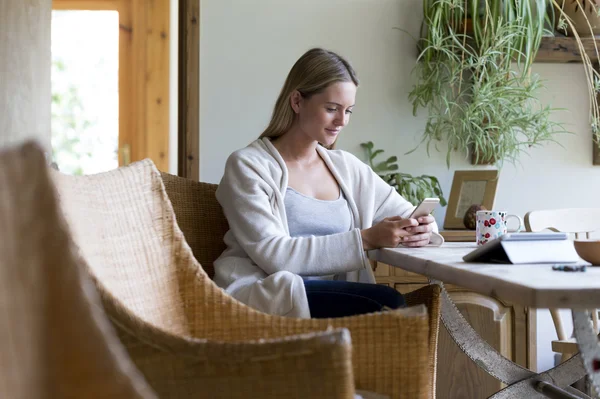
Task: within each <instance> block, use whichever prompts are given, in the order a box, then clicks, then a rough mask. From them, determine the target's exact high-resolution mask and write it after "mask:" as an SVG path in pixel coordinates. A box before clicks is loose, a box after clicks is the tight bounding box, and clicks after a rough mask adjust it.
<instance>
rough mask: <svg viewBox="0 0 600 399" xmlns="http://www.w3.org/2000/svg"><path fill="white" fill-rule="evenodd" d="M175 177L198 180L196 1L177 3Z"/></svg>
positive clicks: (198, 48)
mask: <svg viewBox="0 0 600 399" xmlns="http://www.w3.org/2000/svg"><path fill="white" fill-rule="evenodd" d="M178 65H179V78H178V79H179V82H178V92H179V95H178V107H179V109H178V140H177V141H178V144H177V146H178V151H177V174H178V175H179V176H182V177H186V178H188V179H193V180H196V181H198V180H199V179H200V0H179V57H178Z"/></svg>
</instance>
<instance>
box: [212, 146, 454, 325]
mask: <svg viewBox="0 0 600 399" xmlns="http://www.w3.org/2000/svg"><path fill="white" fill-rule="evenodd" d="M317 150H318V152H319V155H320V156H321V158H323V160H324V161H325V163H326V164H327V167H328V168H329V170H330V171H331V173H332V174H333V176H334V177H335V179H336V180H337V182H338V184H339V185H340V188H341V190H342V191H343V192H344V195H345V196H346V200H347V201H348V206H349V208H350V211H351V214H352V228H351V230H350V231H348V232H345V233H339V234H332V235H327V236H318V237H314V236H312V237H290V235H289V230H288V225H287V217H286V214H285V205H284V202H283V200H284V197H285V193H286V189H287V186H288V171H287V167H286V165H285V161H284V160H283V158H282V157H281V155H280V154H279V152H278V151H277V149H276V148H275V147H274V146H273V144H272V143H271V141H270V140H269V139H268V138H263V139H258V140H256V141H254V142H253V143H252V144H250V145H249V146H248V147H246V148H243V149H241V150H238V151H236V152H234V153H233V154H231V156H230V157H229V158H228V159H227V164H226V166H225V173H224V176H223V179H222V180H221V183H220V184H219V188H218V189H217V193H216V196H217V200H218V201H219V203H220V204H221V206H222V207H223V211H224V213H225V216H226V217H227V220H228V222H229V227H230V230H229V231H228V232H227V234H225V238H224V241H225V244H226V245H227V249H226V250H225V251H224V252H223V254H222V255H221V256H220V257H219V258H218V259H217V260H216V261H215V265H214V266H215V278H214V281H215V283H216V284H217V285H218V286H220V287H222V288H224V289H225V291H226V292H227V293H228V294H230V295H232V296H233V297H234V298H236V299H238V300H239V301H241V302H243V303H245V304H247V305H249V306H250V307H252V308H254V309H257V310H260V311H262V312H265V313H269V314H275V315H281V316H289V317H302V318H309V317H310V311H309V308H308V300H307V298H306V291H305V289H304V282H303V280H302V277H300V276H301V275H305V276H317V275H331V274H345V277H346V278H345V279H346V280H347V281H360V282H367V283H374V282H375V277H374V276H373V271H372V270H371V267H370V264H369V261H368V258H367V256H366V253H365V251H364V250H363V246H362V239H361V235H360V230H362V229H366V228H369V227H371V226H373V225H374V224H376V223H377V222H379V221H381V220H383V219H384V218H386V217H390V216H396V215H400V216H402V217H408V215H410V213H411V212H412V210H413V209H414V206H413V205H412V204H411V203H410V202H408V201H406V200H405V199H404V198H402V196H400V195H399V194H398V193H397V192H396V190H394V188H392V187H391V186H390V185H388V184H387V183H385V182H384V181H383V180H382V179H381V178H380V177H379V176H377V174H375V173H374V172H373V171H372V170H371V168H370V167H369V166H368V165H366V164H365V163H363V162H362V161H360V160H359V159H358V158H356V157H355V156H354V155H352V154H350V153H348V152H345V151H341V150H327V149H325V148H323V147H321V146H317ZM434 228H435V229H436V231H437V226H434ZM431 241H432V244H434V245H441V243H442V242H443V238H442V237H441V236H440V235H438V234H434V235H433V236H432V239H431Z"/></svg>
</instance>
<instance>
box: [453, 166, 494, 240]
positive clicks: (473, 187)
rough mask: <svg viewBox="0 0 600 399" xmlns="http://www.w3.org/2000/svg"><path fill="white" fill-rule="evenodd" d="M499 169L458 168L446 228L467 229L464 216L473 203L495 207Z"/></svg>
mask: <svg viewBox="0 0 600 399" xmlns="http://www.w3.org/2000/svg"><path fill="white" fill-rule="evenodd" d="M497 185H498V171H497V170H457V171H455V172H454V179H453V180H452V188H451V189H450V198H449V200H448V208H447V210H446V218H445V219H444V229H465V228H466V227H465V225H464V223H463V218H464V217H465V213H466V212H467V210H468V209H469V208H470V207H471V205H482V206H484V207H485V209H488V210H492V209H493V208H494V200H495V198H496V186H497Z"/></svg>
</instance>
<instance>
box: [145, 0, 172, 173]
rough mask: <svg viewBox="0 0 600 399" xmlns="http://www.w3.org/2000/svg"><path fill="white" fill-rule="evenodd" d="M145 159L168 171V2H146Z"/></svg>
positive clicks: (162, 0)
mask: <svg viewBox="0 0 600 399" xmlns="http://www.w3.org/2000/svg"><path fill="white" fill-rule="evenodd" d="M144 3H146V4H147V6H146V9H147V14H146V18H147V19H146V22H147V25H146V29H145V30H144V32H142V33H143V35H144V41H145V44H146V60H145V63H146V76H145V85H146V93H145V102H146V106H145V109H146V129H145V134H144V136H146V154H145V156H146V157H149V158H150V159H152V160H153V161H154V163H155V164H156V167H157V168H158V169H159V170H161V171H164V172H168V171H169V47H170V46H169V37H170V35H169V11H170V3H169V0H158V1H145V2H144Z"/></svg>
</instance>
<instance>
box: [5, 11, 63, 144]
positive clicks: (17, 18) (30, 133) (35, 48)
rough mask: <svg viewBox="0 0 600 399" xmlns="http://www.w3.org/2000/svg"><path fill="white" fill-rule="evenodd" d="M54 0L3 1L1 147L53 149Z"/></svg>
mask: <svg viewBox="0 0 600 399" xmlns="http://www.w3.org/2000/svg"><path fill="white" fill-rule="evenodd" d="M51 10H52V1H51V0H37V1H27V2H21V1H8V2H6V1H0V60H1V62H0V147H4V146H9V145H14V144H17V143H21V142H23V141H25V140H36V141H37V142H38V143H39V144H40V145H41V146H42V147H43V148H44V149H45V150H46V151H48V152H49V151H50V97H51V91H50V20H51Z"/></svg>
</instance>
